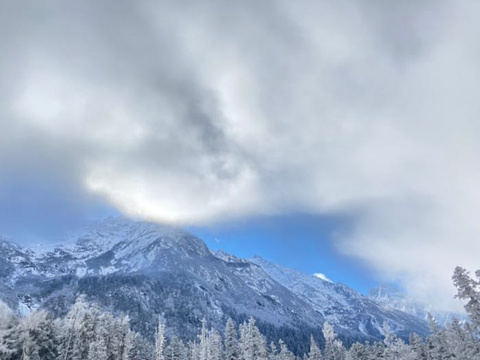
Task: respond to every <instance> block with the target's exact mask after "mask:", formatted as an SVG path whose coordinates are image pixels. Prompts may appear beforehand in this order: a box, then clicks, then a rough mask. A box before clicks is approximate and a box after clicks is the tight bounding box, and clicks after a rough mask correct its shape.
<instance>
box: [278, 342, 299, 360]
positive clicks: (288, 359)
mask: <svg viewBox="0 0 480 360" xmlns="http://www.w3.org/2000/svg"><path fill="white" fill-rule="evenodd" d="M278 345H279V346H280V352H279V353H278V359H279V360H295V355H293V353H292V352H291V351H290V350H288V347H287V345H285V343H284V342H283V340H282V339H280V340H278Z"/></svg>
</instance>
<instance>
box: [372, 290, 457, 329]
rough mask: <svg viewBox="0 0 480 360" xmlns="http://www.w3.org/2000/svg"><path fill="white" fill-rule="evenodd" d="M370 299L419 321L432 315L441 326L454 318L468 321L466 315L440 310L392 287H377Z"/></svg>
mask: <svg viewBox="0 0 480 360" xmlns="http://www.w3.org/2000/svg"><path fill="white" fill-rule="evenodd" d="M368 297H369V298H370V299H371V300H373V301H375V302H377V303H378V304H381V305H382V306H383V307H385V308H387V309H396V310H400V311H403V312H406V313H407V314H410V315H413V316H416V317H418V318H419V319H423V320H427V318H428V314H429V313H430V314H431V315H432V316H433V317H434V318H435V320H436V321H437V322H438V324H439V325H441V326H444V325H445V324H447V323H448V322H450V321H451V320H452V319H453V318H457V319H459V320H464V319H466V315H465V314H458V313H452V312H447V311H441V310H438V309H436V308H435V307H433V306H432V305H430V304H425V303H423V302H421V301H418V300H415V299H412V298H410V297H408V296H406V295H405V294H403V293H401V292H400V291H398V290H396V289H394V288H393V287H391V286H377V287H375V288H373V289H371V290H370V293H369V295H368Z"/></svg>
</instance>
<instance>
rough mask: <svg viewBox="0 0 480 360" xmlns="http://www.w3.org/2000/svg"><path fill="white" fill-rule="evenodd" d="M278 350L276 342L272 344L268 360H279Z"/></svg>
mask: <svg viewBox="0 0 480 360" xmlns="http://www.w3.org/2000/svg"><path fill="white" fill-rule="evenodd" d="M278 359H279V356H278V348H277V345H275V342H273V341H272V342H270V349H269V352H268V360H278Z"/></svg>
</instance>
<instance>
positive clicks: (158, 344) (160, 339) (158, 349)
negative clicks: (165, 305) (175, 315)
mask: <svg viewBox="0 0 480 360" xmlns="http://www.w3.org/2000/svg"><path fill="white" fill-rule="evenodd" d="M164 343H165V322H164V320H163V318H161V319H160V320H159V321H158V328H157V334H156V336H155V360H164V359H165V358H164V356H163V347H164V345H165V344H164Z"/></svg>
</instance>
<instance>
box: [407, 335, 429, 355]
mask: <svg viewBox="0 0 480 360" xmlns="http://www.w3.org/2000/svg"><path fill="white" fill-rule="evenodd" d="M408 343H409V345H410V347H411V348H412V351H413V352H414V353H415V360H427V351H426V348H425V342H424V341H423V339H422V338H421V337H420V335H418V334H416V333H411V334H410V337H409V341H408Z"/></svg>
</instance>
